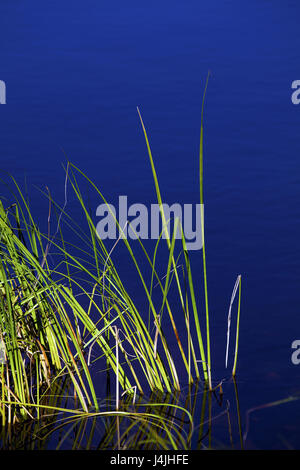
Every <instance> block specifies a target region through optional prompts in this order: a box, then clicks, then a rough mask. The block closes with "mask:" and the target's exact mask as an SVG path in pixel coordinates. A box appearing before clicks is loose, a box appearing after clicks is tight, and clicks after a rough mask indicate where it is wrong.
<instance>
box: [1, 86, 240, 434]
mask: <svg viewBox="0 0 300 470" xmlns="http://www.w3.org/2000/svg"><path fill="white" fill-rule="evenodd" d="M206 86H207V84H206ZM205 91H206V88H205ZM203 108H204V99H203V104H202V113H201V132H200V152H199V155H200V157H199V158H200V159H199V164H200V203H201V208H202V209H201V221H202V223H201V226H202V240H203V250H202V252H203V280H204V294H205V322H204V323H205V330H206V350H205V345H204V341H203V335H202V328H203V325H202V327H201V326H200V324H201V322H202V320H201V315H200V312H199V309H198V307H197V302H196V294H195V293H196V292H197V291H198V285H197V286H196V285H195V282H194V279H193V276H192V269H191V261H190V256H189V253H188V250H187V247H186V241H185V237H184V233H183V228H182V227H181V226H180V220H179V219H178V218H175V222H174V231H173V234H171V233H169V229H168V224H169V221H167V220H166V216H165V213H164V207H163V199H162V196H161V191H160V186H159V183H158V177H157V174H156V170H155V165H154V159H153V156H152V152H151V148H150V144H149V139H148V135H147V132H146V128H145V125H144V122H143V120H142V117H141V114H140V112H139V110H138V113H139V117H140V122H141V125H142V129H143V133H144V136H145V140H146V145H147V150H148V155H149V160H150V164H151V169H152V175H153V179H154V184H155V190H156V196H157V201H158V204H159V207H160V214H161V219H162V224H163V229H162V233H161V235H160V237H159V239H158V241H157V244H156V247H155V250H154V253H153V255H152V256H150V254H149V253H148V252H147V250H146V248H145V247H144V245H143V243H142V241H141V240H140V239H138V243H139V244H140V247H141V249H142V251H143V253H144V255H145V261H146V263H147V264H148V265H149V266H150V269H151V282H150V286H149V285H148V281H147V279H146V278H145V276H144V275H143V271H142V266H141V264H140V262H139V261H138V259H137V257H136V255H135V254H134V251H133V249H132V246H131V245H130V243H129V241H128V240H127V238H126V237H122V236H120V240H118V241H117V242H116V244H117V243H118V242H119V241H122V242H123V243H124V244H125V246H126V248H127V250H128V254H129V257H130V258H131V260H132V262H133V264H134V266H135V268H136V271H137V275H138V277H139V280H140V282H141V285H142V288H143V292H144V295H145V299H146V301H147V302H148V304H149V312H150V315H151V316H152V320H153V323H154V325H155V334H154V336H153V335H152V333H151V331H150V328H149V321H148V324H147V321H146V319H145V318H143V316H142V315H141V313H140V311H139V309H138V308H137V306H136V304H135V301H134V299H133V298H132V296H131V295H130V294H129V292H128V290H127V289H126V286H125V285H124V283H123V281H122V280H121V278H120V275H119V271H118V266H117V265H115V264H114V262H113V260H112V252H113V250H111V251H110V252H109V251H108V249H107V248H106V246H105V244H104V242H103V240H101V239H100V238H99V237H98V236H97V232H96V228H95V225H94V223H93V218H92V216H91V214H90V211H89V208H88V206H87V202H86V200H85V198H84V196H83V195H82V192H81V189H80V184H79V180H80V179H83V181H84V182H85V184H86V183H87V184H88V185H89V186H90V188H92V189H93V190H94V191H95V192H96V195H97V196H100V197H101V199H102V200H103V201H104V202H105V203H106V204H107V201H106V199H105V198H104V196H103V195H102V193H101V192H100V190H99V189H98V188H97V187H96V185H95V184H94V183H93V182H92V181H91V180H90V179H89V178H88V177H87V176H86V175H85V174H84V173H83V172H82V171H81V170H80V169H79V168H77V167H76V166H75V165H73V164H71V163H68V166H67V168H66V188H67V186H69V187H70V188H71V189H72V191H73V194H74V195H75V196H76V198H77V201H78V203H79V206H80V208H81V211H82V214H83V216H84V219H85V223H86V227H87V229H84V228H83V227H82V226H81V225H79V224H77V223H76V222H75V221H74V220H72V218H71V217H70V216H69V215H68V213H67V211H66V204H64V206H63V207H60V206H59V205H58V204H57V203H56V202H55V201H54V200H53V199H52V196H51V195H50V193H49V192H47V193H46V196H47V198H48V201H49V213H48V233H46V234H45V233H42V232H41V231H40V230H39V228H38V225H37V223H36V222H35V220H34V217H33V215H32V213H31V211H30V208H29V204H28V202H27V200H26V198H25V196H24V194H23V193H22V190H21V189H20V187H19V186H18V184H17V183H16V181H15V180H13V181H14V186H15V189H16V192H17V195H16V196H15V202H14V204H13V205H12V206H10V207H8V208H4V206H3V204H2V202H1V201H0V342H1V344H2V346H3V348H4V355H5V363H4V364H2V365H1V366H0V372H1V376H0V380H1V396H0V404H1V408H0V411H1V415H2V425H3V426H5V425H6V424H7V423H9V424H11V423H13V422H15V421H18V420H22V419H24V418H26V417H27V418H28V417H29V418H33V417H39V413H40V400H41V393H42V390H43V387H47V386H48V387H49V386H50V385H51V383H53V382H54V381H55V380H57V378H59V377H61V376H63V375H66V376H67V377H69V379H70V381H71V384H72V387H73V394H74V395H75V396H76V397H77V398H78V401H79V403H80V407H81V409H82V410H83V412H84V413H87V412H88V410H89V409H90V408H91V407H93V408H94V409H95V410H96V411H97V410H98V399H97V394H96V390H95V387H94V383H93V380H92V376H91V371H90V367H91V364H92V363H93V362H94V361H93V360H91V357H92V353H93V354H96V347H97V348H98V352H99V354H98V359H99V360H100V359H102V360H105V362H106V367H107V368H108V369H109V370H111V371H112V372H113V373H114V374H115V376H116V396H117V398H116V410H118V407H119V396H120V390H119V387H120V388H121V393H128V394H130V395H133V394H135V393H136V391H138V392H139V393H143V392H144V387H145V384H146V386H147V387H148V388H150V390H152V391H154V390H158V391H160V392H163V391H167V392H172V391H174V390H177V391H179V390H180V389H181V383H180V379H179V372H178V369H179V367H180V369H181V368H182V366H183V369H184V370H185V371H186V381H187V382H188V383H190V384H191V383H193V382H194V381H198V380H199V379H203V380H204V381H205V382H206V383H207V384H208V388H209V390H212V388H213V386H212V377H211V370H212V366H211V354H210V349H211V341H210V329H209V310H208V293H207V292H208V288H207V274H206V253H205V242H204V214H203V203H204V198H203ZM107 207H108V210H110V211H111V209H110V206H109V205H108V206H107ZM53 213H54V214H55V216H56V218H57V229H56V232H55V234H54V236H51V235H50V232H51V230H50V226H51V217H53V215H52V214H53ZM111 214H112V216H113V217H114V214H113V213H112V212H111ZM115 222H116V224H117V226H118V228H119V231H120V234H122V229H124V228H122V227H119V224H118V221H117V220H116V219H115ZM63 224H64V226H66V227H67V228H68V230H71V231H73V232H74V233H75V234H76V236H77V237H78V240H79V241H78V244H77V245H76V246H74V244H73V245H72V243H70V242H68V241H67V240H66V239H65V237H64V235H63V227H62V226H63ZM177 229H178V230H180V233H181V239H180V241H179V243H180V253H179V256H177V257H176V254H175V243H176V233H177ZM163 234H164V235H165V237H164V238H165V239H166V241H167V249H168V255H169V256H168V263H167V268H166V275H165V276H164V278H163V279H161V277H160V275H159V274H158V272H157V268H156V256H157V250H158V246H159V245H160V242H161V240H162V238H163ZM53 250H55V255H54V260H55V262H53V261H52V262H51V261H50V258H49V253H50V252H51V253H52V252H53ZM181 259H182V262H181V264H180V265H179V260H181ZM197 281H198V279H197ZM173 282H174V284H175V286H176V291H177V294H178V300H176V302H179V305H180V306H181V309H182V314H183V319H184V324H185V330H183V329H181V331H180V332H179V330H178V326H177V324H176V322H175V319H174V315H173V311H172V310H173V309H172V306H171V304H172V303H174V300H175V299H174V298H173V293H172V299H170V295H169V292H170V288H171V284H172V283H173ZM154 283H157V285H158V287H159V290H160V293H161V304H160V306H159V307H157V305H156V303H155V302H154V300H153V285H154ZM172 292H173V291H172ZM164 311H166V312H167V314H168V318H169V321H170V324H171V329H172V331H173V334H174V336H175V338H176V343H177V347H178V350H179V353H180V357H181V361H182V365H178V361H175V359H174V351H172V350H171V347H170V344H171V341H170V333H169V332H168V331H167V330H166V329H165V327H164V324H163V322H162V318H163V316H162V314H163V312H164ZM191 311H192V315H191ZM239 317H240V296H239V311H238V320H237V336H236V353H235V360H234V367H233V375H235V373H236V363H237V352H238V330H239ZM183 337H184V340H185V342H186V343H187V350H185V348H184V346H183V344H184V341H183V339H182V338H183ZM199 364H201V367H200V370H199ZM201 369H202V373H201V372H200V371H201Z"/></svg>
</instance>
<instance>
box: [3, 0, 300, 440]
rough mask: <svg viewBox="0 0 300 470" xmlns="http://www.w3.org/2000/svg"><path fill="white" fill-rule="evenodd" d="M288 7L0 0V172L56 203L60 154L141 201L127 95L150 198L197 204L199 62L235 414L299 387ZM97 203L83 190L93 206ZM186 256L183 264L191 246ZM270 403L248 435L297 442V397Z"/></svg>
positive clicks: (297, 142)
mask: <svg viewBox="0 0 300 470" xmlns="http://www.w3.org/2000/svg"><path fill="white" fill-rule="evenodd" d="M299 13H300V5H299V2H297V1H296V0H295V1H292V0H291V1H285V2H284V3H283V2H281V1H279V0H273V1H272V2H268V1H262V0H259V1H258V0H252V1H251V2H250V1H244V2H239V1H237V0H227V1H224V0H223V1H222V0H210V1H209V2H202V1H200V2H199V1H195V0H191V1H189V2H188V3H184V2H181V1H177V0H173V1H172V2H171V1H169V0H166V1H164V2H158V1H156V0H154V1H152V2H148V3H145V2H137V1H131V2H121V1H111V2H102V1H100V2H99V1H96V0H86V1H85V2H84V3H83V2H81V1H78V0H73V1H72V2H71V1H65V2H60V1H58V0H53V1H51V2H46V3H45V2H44V3H41V2H38V1H36V0H30V1H29V2H21V1H17V2H2V3H1V6H0V44H1V48H0V80H4V81H5V83H6V86H7V104H6V105H5V106H0V132H1V134H0V155H1V170H2V174H3V175H5V174H6V173H7V172H9V173H12V174H13V175H14V176H15V177H16V178H17V179H18V181H19V182H20V183H23V182H24V178H25V176H26V179H27V182H28V184H29V185H30V187H32V186H33V185H37V186H39V187H40V188H44V187H45V185H48V187H49V188H50V189H51V192H52V195H53V196H54V197H55V199H57V200H58V201H60V202H61V203H63V192H64V172H63V169H62V166H61V164H62V163H64V162H65V161H66V159H67V158H69V159H70V160H71V161H72V162H73V163H75V164H76V165H78V166H79V167H80V168H81V169H82V170H83V171H84V172H85V173H86V174H87V175H89V176H91V177H92V178H93V181H94V182H95V183H96V184H97V185H98V186H99V187H100V188H101V190H102V192H103V193H104V194H105V196H106V197H107V199H108V200H111V201H115V200H116V198H117V196H118V195H119V194H125V195H127V196H128V198H129V200H130V201H131V202H144V203H149V202H151V201H154V186H153V181H152V177H151V169H150V165H149V162H148V160H147V151H146V146H145V142H144V138H143V135H142V131H141V128H140V125H139V120H138V115H137V111H136V106H139V107H140V109H141V112H142V114H143V118H144V121H145V124H146V126H147V129H148V132H149V135H150V137H151V144H152V150H153V155H154V158H155V163H156V167H157V172H158V174H159V178H160V184H161V187H162V188H163V196H164V199H165V200H167V201H168V202H181V203H190V202H198V192H199V189H198V145H199V123H200V107H201V100H202V93H203V90H204V85H205V80H206V76H207V73H208V70H210V71H211V78H210V80H209V85H208V92H207V97H206V98H207V99H206V106H205V126H204V132H205V138H204V150H205V166H204V174H205V214H206V248H207V261H208V279H209V292H210V298H209V302H210V311H211V317H212V335H213V337H214V339H215V343H214V346H213V350H212V359H213V364H214V370H213V374H214V376H215V380H218V379H221V378H222V377H224V376H228V372H225V371H224V366H223V364H224V352H225V345H226V326H227V325H226V321H227V313H228V304H229V300H230V296H231V291H232V288H233V285H234V282H235V279H236V276H237V275H238V274H242V278H243V299H242V312H241V332H240V356H239V365H238V370H239V376H238V382H239V384H240V390H239V392H240V395H241V396H240V401H241V408H242V420H243V419H244V416H245V412H246V410H247V409H248V408H251V407H254V406H257V405H262V404H264V403H268V402H272V401H273V400H278V399H281V398H285V397H286V396H288V395H290V394H292V393H295V392H297V391H298V389H299V388H300V365H299V366H298V367H297V366H295V365H293V364H292V363H291V352H292V351H291V343H292V341H293V340H295V339H298V338H300V320H299V318H300V317H299V306H300V289H299V273H300V269H299V267H300V249H299V240H300V206H299V196H300V186H299V183H300V171H299V170H300V164H299V155H300V136H299V124H300V106H295V105H293V104H292V102H291V94H292V90H291V83H292V81H293V80H296V79H299V78H300V70H299V61H298V54H299V48H300V35H299V25H298V17H299ZM34 194H37V193H34ZM72 203H73V201H72V200H71V201H69V204H70V206H71V207H72ZM98 203H99V201H96V200H95V201H92V202H91V204H92V205H93V204H94V206H93V207H95V210H96V206H97V204H98ZM33 205H34V210H35V211H36V213H37V214H38V215H39V217H40V218H41V220H46V217H47V203H46V204H45V200H44V199H43V198H42V197H40V196H39V197H34V199H33ZM119 261H120V263H121V264H122V265H123V268H122V269H124V272H126V269H127V268H126V262H127V261H126V260H125V258H124V259H123V258H122V257H121V256H120V260H119ZM192 261H193V269H194V273H195V274H194V276H197V273H198V272H200V269H201V252H195V253H193V255H192ZM131 288H133V289H134V286H132V285H131ZM201 289H202V283H201V280H199V290H201ZM139 292H140V289H139V290H138V289H136V293H137V296H138V295H139ZM274 410H275V408H274V409H273V411H272V410H271V412H270V410H269V411H268V412H266V411H259V412H257V413H258V414H257V415H256V421H255V426H254V431H255V432H254V431H253V433H252V436H251V438H250V437H249V439H250V440H249V446H250V447H259V448H262V447H276V446H278V447H284V445H285V444H283V443H282V440H280V439H281V437H280V436H284V438H285V441H288V442H289V443H290V445H291V446H292V447H293V446H294V447H298V448H299V447H300V437H299V428H298V427H297V422H298V421H299V415H300V405H299V404H297V402H294V403H292V404H286V405H280V406H279V407H277V408H276V411H274ZM297 434H298V435H297Z"/></svg>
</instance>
